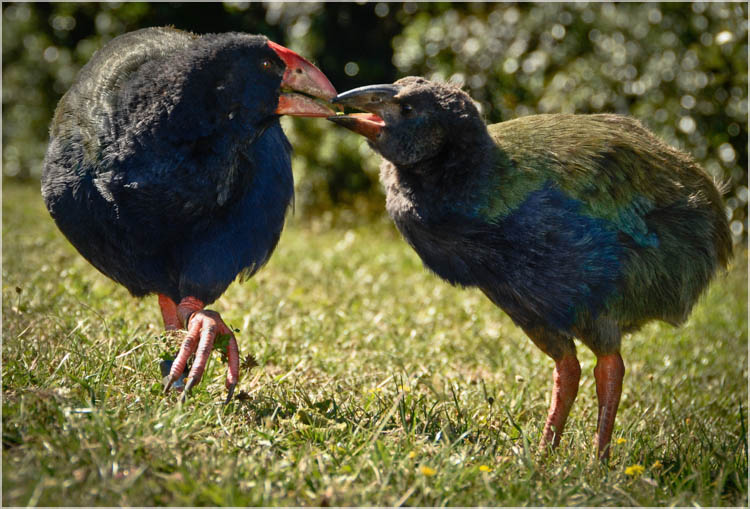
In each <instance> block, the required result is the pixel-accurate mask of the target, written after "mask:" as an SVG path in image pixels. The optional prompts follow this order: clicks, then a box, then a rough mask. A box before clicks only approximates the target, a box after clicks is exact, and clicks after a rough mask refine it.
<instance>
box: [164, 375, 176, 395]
mask: <svg viewBox="0 0 750 509" xmlns="http://www.w3.org/2000/svg"><path fill="white" fill-rule="evenodd" d="M173 383H174V378H172V376H171V375H170V376H168V377H167V382H166V383H165V384H164V394H167V393H169V389H171V388H172V384H173Z"/></svg>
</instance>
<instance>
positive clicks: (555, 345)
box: [524, 328, 581, 450]
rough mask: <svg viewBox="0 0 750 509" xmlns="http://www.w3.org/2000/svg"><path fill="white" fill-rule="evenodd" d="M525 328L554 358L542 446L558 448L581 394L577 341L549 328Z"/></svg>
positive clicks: (541, 447) (540, 446)
mask: <svg viewBox="0 0 750 509" xmlns="http://www.w3.org/2000/svg"><path fill="white" fill-rule="evenodd" d="M524 330H525V332H526V334H527V335H528V336H529V337H530V338H531V340H532V341H534V344H536V346H538V347H539V348H540V349H541V350H542V351H543V352H544V353H546V354H547V355H549V356H550V357H552V359H553V360H554V361H555V373H554V385H553V386H552V398H551V400H550V404H549V412H548V413H547V421H546V422H545V423H544V431H543V432H542V439H541V441H540V442H539V449H540V450H545V449H547V447H549V446H552V447H553V448H555V447H557V445H558V444H559V443H560V437H561V436H562V432H563V429H564V428H565V422H566V421H567V420H568V414H569V413H570V409H571V408H572V407H573V402H574V401H575V399H576V396H577V395H578V382H579V381H580V379H581V366H580V364H579V363H578V359H577V358H576V347H575V343H573V339H572V338H571V337H569V336H565V335H562V334H560V333H558V332H554V331H550V330H548V329H544V328H534V329H531V328H529V329H524Z"/></svg>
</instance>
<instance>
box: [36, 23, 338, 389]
mask: <svg viewBox="0 0 750 509" xmlns="http://www.w3.org/2000/svg"><path fill="white" fill-rule="evenodd" d="M282 90H293V91H299V92H303V93H305V94H309V95H312V96H316V97H320V98H323V99H330V98H332V97H334V96H335V95H336V91H335V89H334V88H333V86H332V85H331V83H330V82H329V81H328V79H327V78H326V77H325V75H324V74H323V73H322V72H320V71H319V70H318V69H317V68H316V67H315V66H314V65H312V64H311V63H310V62H308V61H307V60H305V59H304V58H302V57H301V56H299V55H297V54H296V53H294V52H292V51H291V50H289V49H287V48H284V47H283V46H280V45H278V44H275V43H273V42H271V41H269V40H268V39H267V38H266V37H263V36H259V35H249V34H243V33H222V34H209V35H203V36H198V35H195V34H191V33H188V32H183V31H180V30H177V29H174V28H146V29H143V30H138V31H135V32H130V33H127V34H124V35H122V36H120V37H117V38H115V39H113V40H112V41H111V42H109V43H108V44H107V45H106V46H104V47H103V48H102V49H100V50H99V51H98V52H97V53H96V54H95V55H94V56H93V58H92V59H91V61H89V62H88V64H86V65H85V66H84V67H83V69H82V70H81V72H80V74H79V75H78V77H77V80H76V82H75V83H74V84H73V86H72V87H71V88H70V90H68V92H67V93H66V94H65V95H64V96H63V97H62V99H61V100H60V103H59V104H58V106H57V110H56V111H55V116H54V119H53V121H52V126H51V128H50V143H49V147H48V149H47V154H46V157H45V160H44V169H43V173H42V196H43V197H44V201H45V203H46V205H47V208H48V209H49V212H50V214H51V215H52V217H53V218H54V220H55V222H56V223H57V226H58V227H59V228H60V230H61V231H62V232H63V234H64V235H65V236H66V237H67V238H68V240H69V241H70V242H71V243H72V244H73V246H75V248H76V249H77V250H78V251H79V252H80V253H81V254H82V255H83V257H84V258H86V259H87V260H88V261H89V262H91V263H92V264H93V265H94V266H95V267H96V268H97V269H99V270H100V271H101V272H102V273H104V274H105V275H106V276H108V277H110V278H112V279H113V280H115V281H117V282H118V283H120V284H122V285H123V286H125V287H126V288H127V289H128V290H129V291H130V293H131V294H132V295H134V296H136V297H141V296H144V295H147V294H152V293H156V294H158V298H159V305H160V307H161V312H162V316H163V319H164V325H165V327H166V328H167V329H168V330H174V329H179V328H185V329H187V331H188V332H187V335H186V336H185V339H184V342H183V344H182V347H181V349H180V352H179V354H178V356H177V358H176V359H175V361H174V363H173V365H172V369H171V372H170V374H169V378H168V379H167V384H166V388H165V391H168V390H169V388H170V386H171V385H172V383H173V382H174V381H175V380H176V379H177V378H178V377H179V376H181V374H182V373H183V370H184V369H185V366H186V363H187V361H188V359H189V358H190V356H191V355H192V354H193V353H195V361H194V363H193V366H192V369H191V370H190V373H189V374H188V378H187V383H186V386H185V391H184V392H183V399H184V397H185V396H186V395H187V394H188V392H189V391H190V389H191V388H192V387H193V386H194V385H195V384H197V383H198V382H199V381H200V379H201V377H202V375H203V371H204V369H205V366H206V362H207V360H208V357H209V355H210V353H211V350H212V348H213V342H214V339H215V338H216V336H217V334H226V335H228V337H229V345H228V349H227V357H228V364H229V374H228V376H227V381H226V384H227V388H228V389H229V396H228V398H227V401H228V400H229V398H231V396H232V393H233V391H234V387H235V386H236V384H237V381H238V376H239V352H238V348H237V342H236V340H235V338H234V335H233V333H232V330H231V329H230V328H229V327H227V326H226V324H225V323H224V321H223V320H222V318H221V317H220V316H219V314H218V313H216V312H215V311H209V310H207V309H204V307H205V306H206V305H208V304H211V303H212V302H214V301H215V300H216V299H217V298H218V297H219V296H220V295H221V294H222V293H223V292H224V291H225V290H226V289H227V287H228V286H229V284H230V283H231V282H232V281H233V280H234V279H235V278H236V277H237V275H241V277H243V278H249V277H250V276H252V275H253V274H254V273H255V272H256V271H257V270H258V269H260V268H261V267H262V266H263V265H264V264H265V263H266V262H267V261H268V259H269V257H270V256H271V253H272V252H273V250H274V248H275V246H276V243H277V242H278V240H279V236H280V235H281V230H282V228H283V225H284V217H285V213H286V211H287V208H288V206H289V204H290V202H291V200H292V196H293V177H292V170H291V163H290V151H291V147H290V145H289V142H288V140H287V138H286V137H285V136H284V133H283V132H282V130H281V126H280V123H279V116H280V115H284V114H288V115H300V116H314V117H320V116H327V115H330V114H332V113H333V111H332V110H331V109H329V108H328V107H325V106H323V105H321V104H319V103H317V102H316V101H314V100H313V99H311V98H309V97H307V96H304V95H300V94H294V93H282Z"/></svg>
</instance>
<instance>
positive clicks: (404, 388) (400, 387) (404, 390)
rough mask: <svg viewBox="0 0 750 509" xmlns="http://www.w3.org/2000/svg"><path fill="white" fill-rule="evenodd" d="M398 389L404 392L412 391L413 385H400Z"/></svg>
mask: <svg viewBox="0 0 750 509" xmlns="http://www.w3.org/2000/svg"><path fill="white" fill-rule="evenodd" d="M398 390H400V391H403V392H411V387H409V386H408V385H399V386H398Z"/></svg>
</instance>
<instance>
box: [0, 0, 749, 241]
mask: <svg viewBox="0 0 750 509" xmlns="http://www.w3.org/2000/svg"><path fill="white" fill-rule="evenodd" d="M2 17H3V27H2V29H3V31H2V38H3V130H2V132H3V134H2V141H3V149H2V152H3V154H2V157H3V178H4V179H9V178H11V179H25V180H29V181H32V182H33V181H34V180H37V179H38V178H39V174H40V171H41V162H42V158H43V157H44V152H45V149H46V144H47V128H48V124H49V121H50V119H51V117H52V113H53V111H54V107H55V105H56V103H57V101H58V99H59V98H60V96H61V95H62V94H63V93H64V92H65V91H66V90H67V88H68V87H69V86H70V85H71V83H72V82H73V80H74V79H75V76H76V73H77V71H78V69H79V68H80V67H81V66H82V65H83V64H85V63H86V62H87V61H88V59H89V58H90V57H91V55H92V54H93V53H94V51H96V50H97V49H98V48H100V47H101V46H102V45H103V44H105V43H106V42H107V41H108V40H110V39H112V38H113V37H115V36H117V35H119V34H122V33H124V32H127V31H130V30H135V29H138V28H143V27H146V26H154V25H174V26H176V27H177V28H181V29H186V30H191V31H194V32H198V33H204V32H221V31H232V30H236V31H246V32H253V33H263V34H265V35H267V36H269V37H270V38H271V39H273V40H275V41H277V42H279V43H281V44H284V45H286V46H288V47H290V48H292V49H293V50H295V51H298V52H300V53H301V54H303V55H305V56H307V57H308V58H309V59H311V60H313V61H314V62H315V63H316V64H317V65H318V66H319V67H320V68H321V69H322V70H323V72H325V73H326V74H327V75H328V77H329V78H330V79H331V81H332V82H333V84H334V85H335V86H336V88H337V89H338V90H340V91H343V90H347V89H349V88H352V87H356V86H360V85H365V84H370V83H383V82H392V81H394V80H395V79H397V78H399V77H401V76H406V75H423V76H426V77H427V78H430V79H437V80H446V81H447V80H449V81H451V82H454V83H457V84H460V85H462V86H463V87H464V89H465V90H466V91H468V92H469V93H470V94H471V95H472V96H473V97H474V99H476V100H477V101H478V102H479V103H480V105H481V109H482V112H483V114H484V115H485V117H486V119H487V121H488V122H499V121H503V120H508V119H511V118H515V117H519V116H522V115H529V114H532V113H541V112H575V113H594V112H616V113H622V114H629V115H632V116H635V117H637V118H638V119H640V120H641V121H642V122H643V123H644V124H645V125H646V126H648V127H649V128H651V129H652V130H653V131H654V132H656V133H657V134H658V135H659V136H660V137H662V138H663V139H664V140H666V141H667V142H668V143H670V144H672V145H674V146H677V147H680V148H682V149H684V150H686V151H688V152H690V153H691V154H693V155H694V156H695V157H696V158H697V159H698V160H699V161H700V162H701V164H702V165H703V166H704V168H706V170H708V171H709V172H710V173H711V174H712V175H713V176H714V177H715V179H716V180H717V181H719V182H722V183H724V184H725V185H726V189H727V192H726V195H725V198H726V204H727V213H728V214H729V215H730V217H731V218H732V222H731V227H732V231H733V233H734V235H735V239H736V240H737V241H742V240H746V238H747V237H746V236H747V233H746V232H747V217H746V213H745V211H746V205H747V146H748V145H747V140H748V132H747V55H748V46H747V40H748V37H747V26H748V11H747V4H746V3H744V2H743V3H701V2H697V3H692V4H689V3H638V4H611V3H591V4H587V3H576V4H562V3H555V4H528V3H523V4H510V3H503V4H491V3H477V4H451V3H409V2H407V3H381V2H377V3H324V4H318V3H283V4H282V3H242V2H239V3H223V4H222V3H185V4H175V3H156V2H154V3H107V4H104V3H101V4H98V3H54V4H45V3H33V4H30V3H4V4H3V7H2ZM283 122H284V126H285V129H286V131H287V134H288V136H289V138H290V140H291V141H292V144H293V145H294V148H295V156H294V158H295V160H294V172H295V178H296V187H297V197H296V216H297V217H300V216H302V217H315V218H318V219H322V220H324V221H328V222H343V223H350V222H356V221H360V220H362V219H363V218H364V219H367V220H369V219H372V218H377V217H382V215H383V202H382V191H381V189H380V185H379V184H378V180H377V167H378V165H379V157H378V156H377V155H375V154H374V153H373V152H372V151H371V150H370V149H369V148H368V147H367V145H366V143H364V142H363V140H362V139H361V137H358V136H356V135H354V134H352V133H349V132H346V131H345V130H343V129H340V128H336V127H335V126H333V125H331V124H329V123H327V122H325V121H320V120H309V119H304V120H300V119H288V118H285V119H284V120H283Z"/></svg>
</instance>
